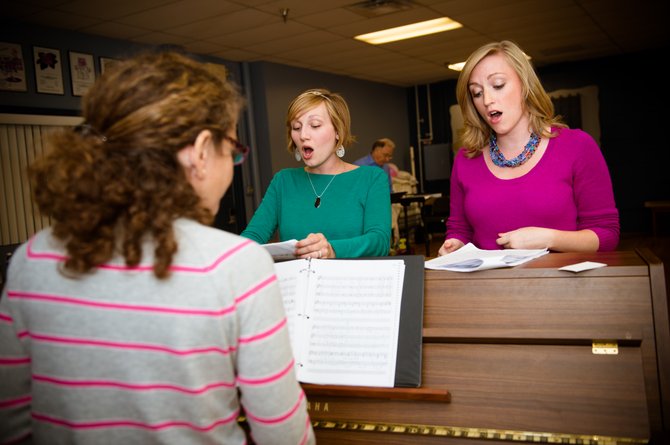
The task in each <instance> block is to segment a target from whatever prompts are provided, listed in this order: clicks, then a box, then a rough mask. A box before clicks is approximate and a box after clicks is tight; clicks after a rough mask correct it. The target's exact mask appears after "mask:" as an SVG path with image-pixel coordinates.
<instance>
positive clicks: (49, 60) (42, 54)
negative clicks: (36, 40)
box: [33, 46, 65, 94]
mask: <svg viewBox="0 0 670 445" xmlns="http://www.w3.org/2000/svg"><path fill="white" fill-rule="evenodd" d="M33 61H34V65H35V85H36V87H37V92H38V93H46V94H65V91H64V88H63V68H62V67H63V63H62V60H61V58H60V50H58V49H53V48H43V47H40V46H35V47H33Z"/></svg>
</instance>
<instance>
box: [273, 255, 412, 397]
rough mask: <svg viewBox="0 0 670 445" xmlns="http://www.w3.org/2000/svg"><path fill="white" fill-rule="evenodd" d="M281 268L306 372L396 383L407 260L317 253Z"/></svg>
mask: <svg viewBox="0 0 670 445" xmlns="http://www.w3.org/2000/svg"><path fill="white" fill-rule="evenodd" d="M275 269H276V271H277V276H278V278H279V284H280V289H281V292H282V297H283V299H284V308H285V310H286V314H287V318H288V319H289V323H288V324H289V336H290V337H291V346H292V348H293V353H294V356H295V359H296V375H297V377H298V380H299V381H301V382H305V383H317V384H331V385H355V386H377V387H393V384H394V381H395V368H396V359H397V357H396V356H397V350H398V335H399V326H400V305H401V302H402V288H403V281H404V276H405V263H404V261H402V260H384V261H379V260H378V261H375V260H316V259H310V260H295V261H287V262H283V263H277V264H275Z"/></svg>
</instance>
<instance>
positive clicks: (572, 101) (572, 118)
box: [551, 94, 582, 128]
mask: <svg viewBox="0 0 670 445" xmlns="http://www.w3.org/2000/svg"><path fill="white" fill-rule="evenodd" d="M551 101H552V102H553V103H554V111H555V113H556V114H557V115H559V116H561V117H562V118H563V122H565V123H566V124H568V127H570V128H582V105H581V101H580V98H579V94H573V95H571V96H561V97H552V98H551Z"/></svg>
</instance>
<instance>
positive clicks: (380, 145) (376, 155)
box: [354, 138, 395, 193]
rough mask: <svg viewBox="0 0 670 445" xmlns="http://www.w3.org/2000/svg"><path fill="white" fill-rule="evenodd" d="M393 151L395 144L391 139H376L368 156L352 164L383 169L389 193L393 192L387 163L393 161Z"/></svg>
mask: <svg viewBox="0 0 670 445" xmlns="http://www.w3.org/2000/svg"><path fill="white" fill-rule="evenodd" d="M394 149H395V143H394V142H393V141H392V140H391V139H388V138H381V139H377V140H376V141H375V142H374V143H373V144H372V150H370V154H369V155H367V156H363V157H362V158H360V159H358V160H356V161H355V162H354V164H356V165H368V166H377V167H380V168H382V169H384V171H385V172H386V174H387V175H388V178H389V193H390V192H391V191H393V183H392V179H391V168H390V166H389V162H391V159H393V150H394Z"/></svg>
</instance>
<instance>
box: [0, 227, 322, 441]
mask: <svg viewBox="0 0 670 445" xmlns="http://www.w3.org/2000/svg"><path fill="white" fill-rule="evenodd" d="M175 232H176V235H177V240H178V242H179V251H178V253H177V254H176V256H175V258H174V261H173V265H172V268H171V270H172V276H171V277H170V278H169V279H167V280H158V279H156V278H155V277H154V275H153V272H152V270H151V264H152V251H153V249H152V246H151V244H150V243H148V244H147V245H146V246H145V249H144V258H143V260H142V264H141V265H140V266H138V267H135V268H132V269H129V268H127V267H126V266H125V265H124V264H123V262H122V260H116V261H113V262H110V263H109V264H106V265H104V266H103V267H100V268H99V269H98V270H97V271H96V272H94V273H91V274H88V275H85V276H83V277H71V276H68V275H64V274H62V273H61V272H60V271H59V270H61V269H62V265H63V259H64V258H65V251H64V249H63V247H62V245H61V243H60V242H58V241H57V240H55V239H54V238H53V236H52V235H51V233H50V230H48V229H47V230H45V231H42V232H40V233H39V234H37V235H36V236H35V237H33V238H32V239H31V240H30V241H28V242H27V243H25V244H24V245H22V246H21V247H19V249H18V250H17V251H16V252H15V254H14V256H13V257H12V260H11V264H10V267H9V271H8V279H7V283H6V285H5V289H4V290H3V293H2V298H1V299H0V443H18V442H23V441H26V442H27V443H49V444H57V443H67V444H73V443H85V444H91V443H96V444H102V443H110V444H112V443H113V444H120V443H123V444H146V443H166V444H167V443H174V444H186V443H188V444H195V443H211V444H216V443H221V444H223V443H226V444H244V443H247V442H246V437H245V434H244V431H243V430H242V428H240V426H239V424H238V422H237V419H238V416H239V415H240V414H242V413H243V414H244V415H245V416H246V417H247V419H248V423H249V425H250V427H251V434H252V437H253V440H254V441H255V442H256V443H258V444H307V443H314V432H313V431H312V427H311V424H310V420H309V416H308V413H307V408H306V400H305V395H304V393H303V392H302V390H301V388H300V386H299V384H298V382H297V381H296V378H295V374H294V369H293V365H294V364H293V356H292V352H291V347H290V343H289V338H288V330H287V326H286V318H285V314H284V309H283V306H282V300H281V297H280V293H279V286H278V283H277V279H276V277H275V275H274V266H273V263H272V259H271V258H270V256H269V255H268V254H267V253H266V252H265V250H264V249H263V248H262V247H260V246H259V245H258V244H256V243H254V242H252V241H249V240H246V239H244V238H241V237H239V236H237V235H233V234H230V233H227V232H223V231H220V230H217V229H213V228H210V227H206V226H203V225H200V224H198V223H196V222H194V221H190V220H178V221H177V222H176V223H175ZM241 409H243V412H242V411H241Z"/></svg>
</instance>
